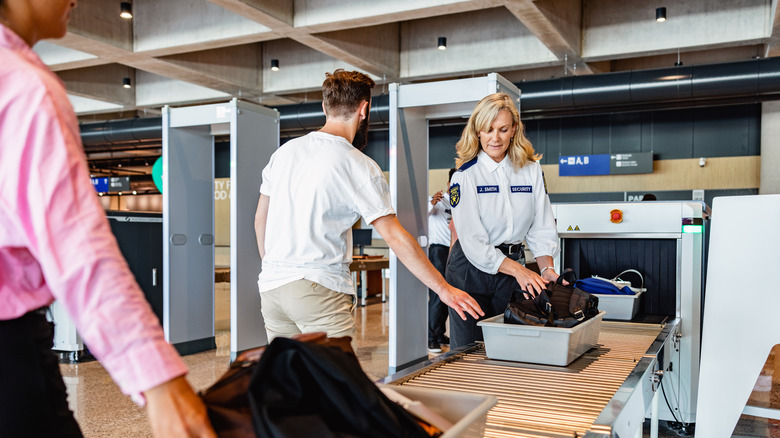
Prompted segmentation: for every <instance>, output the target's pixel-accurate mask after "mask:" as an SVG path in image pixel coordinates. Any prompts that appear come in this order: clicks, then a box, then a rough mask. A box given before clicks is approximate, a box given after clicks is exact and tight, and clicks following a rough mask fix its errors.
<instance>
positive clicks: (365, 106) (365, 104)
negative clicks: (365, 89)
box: [358, 100, 371, 120]
mask: <svg viewBox="0 0 780 438" xmlns="http://www.w3.org/2000/svg"><path fill="white" fill-rule="evenodd" d="M370 108H371V102H369V101H367V100H364V101H362V102H360V106H359V107H358V110H359V114H360V120H363V119H365V118H367V117H368V112H369V111H370Z"/></svg>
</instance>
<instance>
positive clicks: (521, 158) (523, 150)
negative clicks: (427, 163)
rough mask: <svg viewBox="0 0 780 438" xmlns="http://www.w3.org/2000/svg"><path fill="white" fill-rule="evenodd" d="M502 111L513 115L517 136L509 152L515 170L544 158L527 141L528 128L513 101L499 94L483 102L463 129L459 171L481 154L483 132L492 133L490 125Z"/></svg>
mask: <svg viewBox="0 0 780 438" xmlns="http://www.w3.org/2000/svg"><path fill="white" fill-rule="evenodd" d="M502 110H505V111H509V114H511V115H512V124H513V126H514V127H515V135H514V137H512V140H511V143H510V144H509V148H508V149H507V154H508V155H509V160H510V161H511V162H512V166H514V167H516V168H520V167H523V166H525V165H526V164H527V163H528V162H529V161H538V160H539V159H541V158H542V156H541V155H540V154H537V153H536V152H535V151H534V147H533V145H532V144H531V142H530V141H529V140H528V139H527V138H526V137H525V126H524V125H523V122H521V121H520V113H519V112H518V111H517V107H516V106H515V104H514V102H512V99H511V98H510V97H509V96H508V95H507V94H505V93H495V94H491V95H489V96H486V97H484V98H483V99H482V100H480V101H479V103H478V104H477V106H476V108H474V112H473V113H471V117H469V121H468V123H467V124H466V127H465V128H463V133H462V134H461V135H460V140H458V143H457V144H456V145H455V149H456V151H457V153H458V158H457V159H456V160H455V165H456V166H457V167H460V166H461V165H463V163H468V162H469V161H471V160H473V159H474V157H476V156H477V154H479V151H481V150H482V145H481V144H480V143H479V132H480V131H488V130H489V129H490V125H492V124H493V121H495V120H496V117H498V113H499V111H502Z"/></svg>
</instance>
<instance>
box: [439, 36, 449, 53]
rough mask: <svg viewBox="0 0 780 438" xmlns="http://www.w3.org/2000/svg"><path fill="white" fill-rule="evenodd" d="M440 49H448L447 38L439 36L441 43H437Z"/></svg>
mask: <svg viewBox="0 0 780 438" xmlns="http://www.w3.org/2000/svg"><path fill="white" fill-rule="evenodd" d="M437 48H438V49H439V50H447V38H446V37H439V44H438V45H437Z"/></svg>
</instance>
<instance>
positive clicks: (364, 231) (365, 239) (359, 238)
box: [352, 228, 372, 246]
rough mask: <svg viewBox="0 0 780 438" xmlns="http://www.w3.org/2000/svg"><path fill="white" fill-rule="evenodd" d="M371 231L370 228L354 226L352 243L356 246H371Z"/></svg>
mask: <svg viewBox="0 0 780 438" xmlns="http://www.w3.org/2000/svg"><path fill="white" fill-rule="evenodd" d="M371 231H372V230H371V229H370V228H353V229H352V244H353V245H355V246H371Z"/></svg>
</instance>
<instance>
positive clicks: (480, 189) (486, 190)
mask: <svg viewBox="0 0 780 438" xmlns="http://www.w3.org/2000/svg"><path fill="white" fill-rule="evenodd" d="M477 193H498V186H477Z"/></svg>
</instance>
